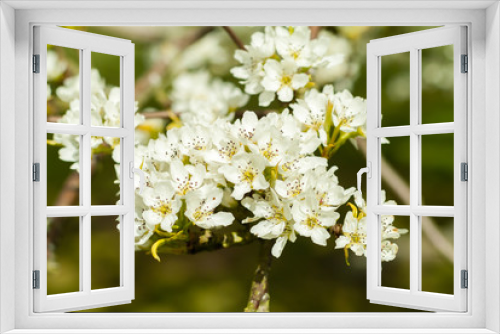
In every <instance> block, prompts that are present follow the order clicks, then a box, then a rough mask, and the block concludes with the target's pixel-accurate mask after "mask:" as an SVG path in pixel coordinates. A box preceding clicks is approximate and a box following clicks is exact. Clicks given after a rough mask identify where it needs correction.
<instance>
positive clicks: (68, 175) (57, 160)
mask: <svg viewBox="0 0 500 334" xmlns="http://www.w3.org/2000/svg"><path fill="white" fill-rule="evenodd" d="M79 160H80V136H76V135H67V134H57V133H56V134H52V133H48V134H47V205H48V206H68V205H80V189H79V188H80V174H79ZM42 173H43V171H42Z"/></svg>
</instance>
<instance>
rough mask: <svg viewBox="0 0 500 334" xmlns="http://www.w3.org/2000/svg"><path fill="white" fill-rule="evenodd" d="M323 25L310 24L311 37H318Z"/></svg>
mask: <svg viewBox="0 0 500 334" xmlns="http://www.w3.org/2000/svg"><path fill="white" fill-rule="evenodd" d="M321 28H323V27H321V26H310V27H309V29H310V30H311V39H316V38H317V37H318V34H319V31H320V30H321Z"/></svg>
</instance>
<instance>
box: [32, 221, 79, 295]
mask: <svg viewBox="0 0 500 334" xmlns="http://www.w3.org/2000/svg"><path fill="white" fill-rule="evenodd" d="M79 245H80V218H79V217H58V218H48V219H47V294H49V295H53V294H58V293H67V292H77V291H80V277H79V275H80V248H79ZM41 284H43V282H42V283H41Z"/></svg>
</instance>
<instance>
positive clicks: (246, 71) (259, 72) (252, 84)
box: [231, 27, 275, 95]
mask: <svg viewBox="0 0 500 334" xmlns="http://www.w3.org/2000/svg"><path fill="white" fill-rule="evenodd" d="M245 48H246V50H236V51H235V53H234V58H235V59H236V60H237V61H238V62H239V63H240V64H241V66H237V67H234V68H233V69H231V73H232V74H233V75H234V77H235V78H238V79H241V81H240V83H241V84H244V85H245V92H246V93H247V94H252V95H255V94H259V93H261V92H262V91H263V90H264V87H263V86H262V84H261V81H262V77H263V72H264V70H263V68H264V63H265V61H266V60H267V59H268V58H270V57H272V56H273V55H274V53H275V32H274V29H273V28H272V27H266V28H265V33H263V32H256V33H254V34H252V37H251V42H250V45H246V46H245Z"/></svg>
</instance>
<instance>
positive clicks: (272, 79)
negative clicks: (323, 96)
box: [231, 26, 344, 107]
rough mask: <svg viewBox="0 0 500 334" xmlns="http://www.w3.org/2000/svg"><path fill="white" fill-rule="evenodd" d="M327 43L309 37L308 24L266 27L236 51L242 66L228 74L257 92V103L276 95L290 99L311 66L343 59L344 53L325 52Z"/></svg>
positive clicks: (305, 81)
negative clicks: (244, 46) (248, 43)
mask: <svg viewBox="0 0 500 334" xmlns="http://www.w3.org/2000/svg"><path fill="white" fill-rule="evenodd" d="M328 46H329V40H328V39H327V38H323V37H320V38H316V39H311V30H310V29H309V27H307V26H299V27H288V28H286V27H266V29H265V31H264V32H256V33H254V34H253V35H252V37H251V43H250V45H247V46H246V50H237V51H236V52H235V58H236V60H237V61H238V62H239V63H240V64H241V66H237V67H235V68H233V69H232V70H231V73H232V74H233V75H234V76H235V77H236V78H238V79H240V80H241V81H240V83H242V84H244V85H245V92H246V93H247V94H251V95H256V94H259V105H260V106H263V107H267V106H269V105H270V104H271V102H273V101H274V100H275V99H276V97H277V98H278V100H279V101H282V102H290V101H292V100H293V98H294V95H295V94H296V92H297V91H298V90H299V89H303V88H304V87H306V86H307V85H308V84H309V83H310V82H311V75H310V73H309V71H310V70H311V69H312V70H314V69H318V68H332V67H334V66H336V65H338V64H340V63H342V62H343V60H344V55H343V54H327V51H328Z"/></svg>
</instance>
